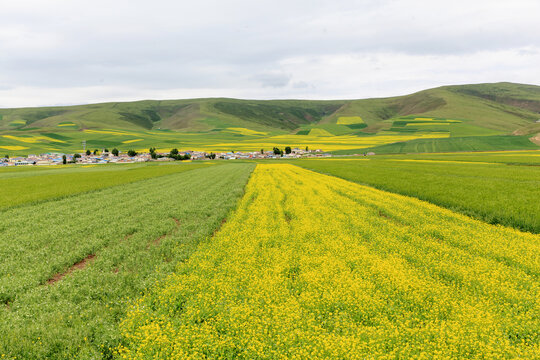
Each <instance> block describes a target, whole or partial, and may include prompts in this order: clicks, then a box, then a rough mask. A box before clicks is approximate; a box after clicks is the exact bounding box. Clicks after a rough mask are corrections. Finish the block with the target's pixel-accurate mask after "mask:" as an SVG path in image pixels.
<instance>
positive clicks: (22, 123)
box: [10, 120, 26, 125]
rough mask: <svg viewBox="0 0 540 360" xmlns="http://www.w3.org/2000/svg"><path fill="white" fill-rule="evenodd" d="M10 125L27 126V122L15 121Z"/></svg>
mask: <svg viewBox="0 0 540 360" xmlns="http://www.w3.org/2000/svg"><path fill="white" fill-rule="evenodd" d="M10 125H26V120H13V121H12V122H10Z"/></svg>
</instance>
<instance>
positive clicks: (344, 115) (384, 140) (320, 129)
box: [0, 83, 540, 155]
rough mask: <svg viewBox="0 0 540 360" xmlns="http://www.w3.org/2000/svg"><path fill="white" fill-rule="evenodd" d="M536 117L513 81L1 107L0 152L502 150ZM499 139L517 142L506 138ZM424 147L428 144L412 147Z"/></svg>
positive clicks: (535, 95) (532, 92)
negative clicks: (304, 96)
mask: <svg viewBox="0 0 540 360" xmlns="http://www.w3.org/2000/svg"><path fill="white" fill-rule="evenodd" d="M538 119H540V87H539V86H534V85H521V84H512V83H496V84H477V85H460V86H444V87H439V88H435V89H429V90H424V91H420V92H418V93H415V94H411V95H406V96H400V97H392V98H379V99H363V100H337V101H313V100H271V101H261V100H238V99H227V98H212V99H189V100H164V101H159V100H144V101H136V102H115V103H102V104H89V105H77V106H60V107H40V108H19V109H0V151H4V152H6V153H8V154H10V155H17V154H28V153H36V152H74V151H80V150H82V145H81V143H82V141H83V140H86V142H87V144H88V147H89V148H92V149H93V148H97V149H101V148H104V147H118V148H119V149H121V150H127V149H128V148H134V149H141V150H142V149H145V148H147V147H149V146H154V147H158V148H163V149H167V148H169V149H170V148H171V147H179V148H183V149H192V150H211V151H219V150H254V151H255V150H257V151H258V150H260V149H261V148H271V147H272V146H273V144H276V145H280V146H281V145H287V144H288V145H291V146H302V147H304V146H309V147H310V148H312V149H313V148H321V149H322V150H325V151H340V152H345V153H347V152H353V153H354V152H358V149H368V148H369V149H376V148H377V147H379V146H387V145H386V144H393V143H407V142H410V141H412V143H410V144H411V146H409V145H407V146H403V145H399V146H393V147H390V148H392V149H396V151H413V152H414V151H424V150H426V149H428V148H429V149H432V150H433V151H445V149H447V148H451V149H453V151H459V150H469V149H471V148H473V149H476V148H477V147H475V146H472V145H471V143H474V142H475V141H476V142H479V143H486V141H483V140H482V139H479V140H478V141H477V140H474V139H472V138H471V139H468V140H467V139H461V140H456V139H451V140H449V139H448V138H465V137H475V138H477V137H482V136H489V137H490V140H489V141H487V143H489V144H490V145H489V146H488V147H489V148H490V150H505V149H507V148H508V146H510V145H509V144H511V146H510V148H511V149H515V148H516V147H518V148H520V147H522V146H524V148H530V147H531V146H533V147H534V146H536V145H534V144H533V143H532V142H530V143H529V140H528V138H532V137H534V136H536V135H537V134H538V133H540V123H537V122H536V121H537V120H538ZM505 135H517V136H516V139H510V140H509V139H508V137H507V136H505ZM524 137H525V138H524ZM497 139H501V141H497ZM518 139H519V140H518ZM523 139H525V140H523ZM514 140H515V141H514ZM423 142H428V143H429V146H416V145H415V144H418V143H423ZM439 143H440V144H441V146H438V144H439ZM407 144H408V143H407ZM449 144H451V145H449ZM460 144H466V145H464V147H463V148H461V147H460ZM523 144H525V145H523ZM531 144H532V145H531ZM480 148H482V147H481V146H480ZM510 148H508V149H510ZM386 149H389V148H388V146H387V147H386Z"/></svg>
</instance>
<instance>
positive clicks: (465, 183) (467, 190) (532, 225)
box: [293, 154, 540, 233]
mask: <svg viewBox="0 0 540 360" xmlns="http://www.w3.org/2000/svg"><path fill="white" fill-rule="evenodd" d="M476 156H477V157H478V155H476ZM516 156H519V155H515V154H514V157H516ZM537 156H538V154H530V155H523V156H522V157H521V161H522V162H523V161H525V162H531V163H533V164H536V166H523V165H508V164H505V163H503V162H502V161H504V160H505V159H503V160H501V159H500V156H499V157H498V158H499V159H498V160H496V161H495V160H494V162H493V163H490V155H489V154H486V155H484V156H483V158H482V160H483V161H482V162H479V161H478V159H476V162H472V161H471V162H467V158H466V157H465V158H463V157H462V158H458V159H457V160H454V159H452V157H451V156H446V157H444V158H442V159H441V157H440V156H439V158H432V159H431V160H429V158H427V160H426V157H424V158H423V159H424V160H423V159H422V158H421V157H419V156H416V158H410V157H403V156H400V157H393V158H392V157H386V158H382V159H379V158H373V157H368V158H363V159H362V158H361V159H358V160H353V159H351V160H339V159H331V160H320V161H317V160H297V161H294V162H293V163H294V164H297V165H299V166H303V167H305V168H307V169H311V170H315V171H319V172H322V173H325V174H331V175H335V176H338V177H340V178H343V179H347V180H351V181H355V182H358V183H361V184H366V185H371V186H374V187H376V188H379V189H383V190H387V191H392V192H396V193H400V194H404V195H408V196H413V197H416V198H419V199H422V200H426V201H429V202H432V203H434V204H437V205H440V206H443V207H446V208H449V209H452V210H454V211H458V212H461V213H463V214H466V215H470V216H473V217H476V218H478V219H481V220H483V221H486V222H488V223H491V224H503V225H506V226H513V227H516V228H518V229H522V230H525V231H531V232H534V233H540V202H539V201H538V196H539V195H540V192H539V189H540V167H538V166H537V165H538V159H537ZM527 158H529V159H531V160H526V159H527ZM463 159H465V160H463ZM469 160H472V159H469ZM506 161H507V162H509V163H514V162H516V160H512V157H509V158H508V159H506ZM518 162H519V160H518Z"/></svg>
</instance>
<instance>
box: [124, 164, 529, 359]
mask: <svg viewBox="0 0 540 360" xmlns="http://www.w3.org/2000/svg"><path fill="white" fill-rule="evenodd" d="M539 275H540V237H539V236H537V235H533V234H529V233H523V232H519V231H517V230H514V229H511V228H505V227H502V226H493V225H490V224H486V223H483V222H480V221H476V220H473V219H471V218H469V217H466V216H464V215H460V214H456V213H454V212H452V211H450V210H447V209H443V208H440V207H437V206H435V205H432V204H429V203H426V202H423V201H420V200H417V199H414V198H409V197H405V196H401V195H396V194H391V193H387V192H384V191H379V190H376V189H373V188H370V187H365V186H361V185H358V184H355V183H351V182H348V181H345V180H341V179H337V178H334V177H330V176H326V175H322V174H318V173H314V172H310V171H308V170H305V169H301V168H298V167H295V166H293V165H287V164H268V165H258V166H257V168H256V170H255V171H254V173H253V174H252V178H251V180H250V182H249V183H248V185H247V187H246V193H245V196H244V197H243V199H242V200H241V202H240V204H239V206H238V208H237V210H236V211H235V212H234V213H233V214H232V215H231V217H230V219H229V221H227V222H226V223H225V224H224V225H223V227H222V229H221V230H220V231H219V232H218V233H217V234H216V235H215V236H214V237H213V238H212V239H208V241H206V242H204V243H202V244H201V245H200V246H199V249H198V250H197V251H196V252H195V254H193V255H192V257H190V259H189V260H188V261H187V262H185V263H182V264H180V265H179V266H178V267H177V270H176V272H175V274H174V275H171V276H170V277H168V278H167V279H166V280H165V281H163V282H161V283H157V284H155V287H154V288H153V289H152V290H150V291H149V292H148V293H147V294H146V295H144V297H142V298H140V299H139V300H138V301H136V302H134V304H133V305H132V307H131V308H130V309H129V311H128V314H127V317H126V318H125V319H124V321H123V322H122V324H121V329H122V334H123V346H121V347H120V348H119V349H118V355H119V356H120V357H123V358H126V359H208V358H210V359H219V358H225V359H232V358H238V359H329V358H331V359H395V358H403V359H409V358H418V359H463V358H467V359H499V358H500V359H502V358H523V359H533V358H538V354H540V283H539V281H538V276H539Z"/></svg>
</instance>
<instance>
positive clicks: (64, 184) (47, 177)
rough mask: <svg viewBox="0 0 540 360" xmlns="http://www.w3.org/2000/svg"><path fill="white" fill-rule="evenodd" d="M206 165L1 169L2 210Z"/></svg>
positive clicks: (0, 200) (0, 202) (0, 201)
mask: <svg viewBox="0 0 540 360" xmlns="http://www.w3.org/2000/svg"><path fill="white" fill-rule="evenodd" d="M204 166H208V165H206V164H205V163H199V164H193V163H189V164H180V165H176V164H174V165H168V164H152V165H150V166H149V165H132V164H122V165H120V164H119V165H107V166H103V165H99V166H95V167H85V166H80V165H79V166H67V167H58V168H54V167H53V168H50V167H49V168H43V167H37V168H36V167H27V168H24V167H23V168H22V169H20V168H18V169H10V168H7V169H0V186H1V187H2V189H3V191H4V195H3V196H2V198H1V199H0V209H4V208H7V207H12V206H15V205H20V204H26V203H31V202H39V201H43V200H47V199H51V198H59V197H64V196H69V195H73V194H77V193H82V192H86V191H92V190H98V189H102V188H106V187H111V186H115V185H120V184H126V183H130V182H134V181H138V180H143V179H147V178H153V177H158V176H163V175H167V174H172V173H177V172H183V171H187V170H191V169H196V168H199V167H204ZM13 170H15V171H13ZM25 170H26V171H25Z"/></svg>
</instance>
